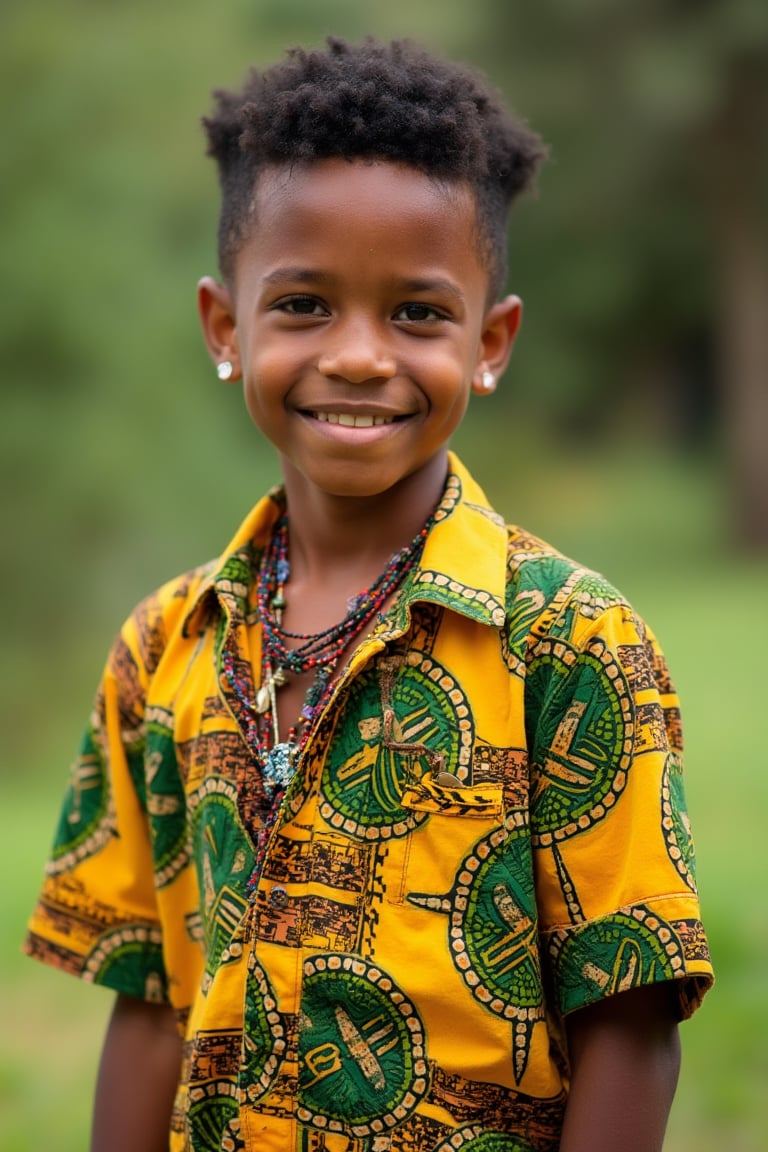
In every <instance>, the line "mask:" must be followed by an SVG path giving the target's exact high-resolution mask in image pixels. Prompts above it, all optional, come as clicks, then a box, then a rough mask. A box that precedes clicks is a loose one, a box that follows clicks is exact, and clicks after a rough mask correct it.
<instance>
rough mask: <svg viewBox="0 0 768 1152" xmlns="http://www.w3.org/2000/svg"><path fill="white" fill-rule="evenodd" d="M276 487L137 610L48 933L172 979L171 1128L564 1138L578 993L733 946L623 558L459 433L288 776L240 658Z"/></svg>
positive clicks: (47, 948)
mask: <svg viewBox="0 0 768 1152" xmlns="http://www.w3.org/2000/svg"><path fill="white" fill-rule="evenodd" d="M281 499H282V498H281V494H280V493H279V491H275V492H273V493H272V494H270V495H269V496H268V497H267V498H265V500H263V501H262V502H261V503H260V504H258V505H257V507H256V508H255V509H254V510H253V512H252V513H251V515H250V516H249V517H248V518H247V520H246V521H245V523H244V524H243V525H242V527H241V529H240V530H239V532H238V533H237V535H236V536H235V538H234V540H233V541H232V543H231V545H230V546H229V547H228V548H227V550H226V551H225V553H224V554H223V556H222V558H221V559H220V560H219V561H218V562H217V563H215V564H213V565H209V566H208V567H206V568H203V569H200V570H197V571H195V572H193V573H192V574H190V575H187V576H184V577H182V578H181V579H179V580H176V581H174V582H173V583H171V584H169V585H167V586H166V587H164V588H163V589H161V590H160V591H159V592H158V593H156V594H155V595H153V596H150V597H149V598H148V599H147V600H145V601H144V602H143V603H142V604H141V605H140V607H139V608H138V609H137V611H136V612H135V613H134V614H133V616H132V617H131V618H130V620H129V621H128V623H127V624H126V625H125V627H124V628H123V630H122V632H121V634H120V636H119V638H118V639H117V641H116V643H115V645H114V647H113V649H112V652H111V655H110V658H109V662H108V665H107V669H106V672H105V675H104V679H103V682H102V685H101V688H100V690H99V693H98V696H97V699H96V704H95V708H94V711H93V714H92V717H91V721H90V724H89V726H88V729H87V732H86V736H85V740H84V743H83V746H82V750H81V753H80V756H79V758H78V760H77V762H76V763H75V765H74V768H73V772H72V778H71V785H70V788H69V793H68V795H67V798H66V801H65V804H64V808H63V813H62V816H61V821H60V824H59V827H58V832H57V835H56V840H55V846H54V849H53V854H52V858H51V861H50V864H49V866H48V870H47V876H46V879H45V882H44V887H43V890H42V894H41V898H40V902H39V906H38V908H37V910H36V911H35V913H34V916H33V918H32V920H31V924H30V930H29V935H28V939H27V944H26V948H27V950H28V952H29V953H30V954H31V955H33V956H36V957H38V958H39V959H42V960H44V961H47V962H48V963H50V964H53V965H56V966H58V967H60V968H63V969H65V970H67V971H69V972H72V973H75V974H77V975H79V976H81V977H82V978H83V979H85V980H90V981H93V982H97V983H101V984H106V985H109V986H110V987H112V988H115V989H118V990H120V991H122V992H125V993H128V994H131V995H135V996H143V997H146V998H148V999H150V1000H161V999H167V1000H168V1001H169V1002H170V1003H171V1004H172V1005H173V1006H174V1007H175V1008H176V1010H177V1011H178V1015H179V1021H180V1027H182V1028H183V1030H184V1034H185V1037H186V1043H185V1058H184V1069H183V1075H182V1082H181V1084H180V1086H179V1091H178V1095H177V1100H176V1105H175V1109H174V1113H173V1120H172V1132H171V1138H170V1141H171V1142H170V1147H171V1149H172V1150H174V1152H180V1150H181V1149H188V1150H195V1152H199V1150H206V1152H208V1150H212V1149H227V1150H230V1152H236V1150H238V1149H254V1150H256V1149H258V1152H285V1150H286V1149H289V1148H291V1149H297V1150H299V1149H300V1150H301V1152H321V1150H322V1152H383V1150H384V1149H391V1150H393V1152H406V1150H408V1152H411V1150H422V1149H429V1150H431V1152H457V1150H461V1152H501V1150H502V1149H504V1152H511V1150H514V1149H517V1150H518V1152H526V1150H527V1152H546V1150H551V1149H555V1148H557V1147H558V1143H559V1132H560V1128H561V1124H562V1115H563V1110H564V1105H565V1099H566V1092H567V1055H566V1052H565V1048H564V1045H563V1026H562V1022H563V1016H564V1015H565V1014H567V1013H569V1012H571V1011H573V1010H574V1009H577V1008H579V1007H581V1006H583V1005H586V1004H588V1003H590V1002H592V1001H596V1000H599V999H600V998H601V997H607V996H610V995H613V994H615V993H618V992H621V991H622V990H624V989H628V988H633V987H636V986H639V985H643V984H649V983H653V982H656V981H675V982H676V983H675V988H676V989H677V991H678V996H679V1004H680V1014H681V1016H682V1017H685V1016H687V1015H689V1014H690V1013H691V1012H692V1011H693V1010H694V1008H695V1007H696V1006H697V1005H698V1003H699V1001H700V999H701V997H702V995H703V993H704V991H705V990H706V988H707V987H708V986H709V984H710V982H711V978H712V973H711V966H710V959H709V953H708V949H707V943H706V939H705V936H704V932H703V929H702V925H701V922H700V918H699V906H698V900H697V895H696V888H695V881H694V856H693V848H692V841H691V836H690V827H689V822H688V817H687V813H686V806H685V798H684V791H683V777H682V762H681V729H680V716H679V710H678V702H677V698H676V696H675V693H674V690H673V687H672V684H671V682H670V679H669V674H668V671H667V666H666V664H665V661H664V658H663V656H662V653H661V651H660V649H659V647H658V645H657V643H656V640H655V639H654V637H653V635H652V633H651V632H650V631H649V629H648V628H647V627H646V626H645V624H644V623H643V622H642V621H641V620H639V619H638V618H637V616H636V615H635V614H634V613H633V611H632V609H631V608H630V607H629V605H628V604H627V603H626V601H625V600H624V599H623V598H622V597H621V596H620V595H619V594H618V593H617V592H616V591H615V590H614V589H613V588H612V587H611V586H610V585H609V584H608V583H607V582H606V581H605V580H604V579H603V578H602V577H601V576H599V575H596V574H595V573H593V572H590V571H588V570H586V569H584V568H581V567H579V566H578V565H577V564H574V563H573V562H572V561H570V560H568V559H566V558H565V557H564V556H562V555H560V554H559V553H558V552H557V551H555V550H554V549H552V548H550V547H549V546H548V545H546V544H544V543H543V542H542V541H540V540H538V539H536V538H535V537H533V536H531V535H529V534H528V533H526V532H524V531H523V530H521V529H519V528H514V527H513V528H506V527H505V525H504V524H503V522H502V521H501V519H500V518H499V517H498V516H497V515H496V513H495V512H493V510H492V509H491V508H490V507H489V505H488V502H487V500H486V498H485V496H484V495H483V493H482V492H481V490H480V489H479V488H478V487H477V485H476V484H475V483H474V481H473V480H472V479H471V477H470V476H469V475H468V473H467V472H466V471H465V470H464V469H463V467H462V466H461V465H460V464H459V462H458V461H457V460H456V459H455V457H451V459H450V473H449V476H448V480H447V484H446V488H445V492H444V495H443V499H442V502H441V504H440V506H439V508H438V511H437V513H436V515H435V518H434V524H433V526H432V528H431V529H430V532H429V536H428V538H427V541H426V545H425V548H424V552H423V556H422V559H421V562H420V564H419V566H418V567H416V568H414V569H413V570H412V571H411V572H410V573H409V576H408V578H407V582H406V584H405V585H404V586H403V588H402V590H401V593H400V595H399V597H398V599H397V601H396V603H395V605H394V607H393V608H392V609H391V610H390V611H389V612H388V614H387V615H386V616H384V617H382V618H381V619H380V620H379V622H378V623H377V624H376V626H375V628H374V629H373V631H372V632H371V634H370V635H368V636H366V637H364V638H363V639H362V641H361V642H360V643H359V645H358V646H357V648H356V649H355V651H354V653H353V654H352V656H351V657H350V659H349V661H348V663H347V666H346V668H345V670H344V672H343V674H342V675H341V676H340V678H339V680H338V682H337V684H336V686H335V689H334V691H333V694H332V696H331V699H330V701H329V703H328V705H327V706H326V707H325V709H324V710H323V712H322V714H321V716H320V717H319V718H318V719H317V721H316V723H315V726H314V730H313V732H312V733H311V735H310V738H309V740H308V742H307V744H306V746H305V749H304V751H303V754H302V757H301V760H300V763H299V765H298V770H297V772H296V775H295V777H294V779H293V781H292V783H291V785H290V787H289V789H288V792H287V794H286V796H285V798H284V801H283V805H282V808H281V811H280V813H279V815H278V818H277V820H276V822H275V825H274V828H273V830H272V833H271V838H270V841H269V845H268V849H267V853H266V857H265V861H264V865H263V869H262V871H261V873H260V876H259V878H258V883H257V884H256V885H255V887H253V888H252V889H251V888H249V885H248V880H249V877H250V875H251V872H252V866H253V861H254V841H255V837H256V833H257V830H258V829H259V827H260V826H261V823H262V821H263V819H264V815H265V812H266V810H267V807H268V800H267V799H266V798H265V794H264V791H263V789H262V787H261V782H260V778H259V772H258V770H257V766H256V765H255V764H254V762H253V760H252V758H251V755H250V753H249V750H248V746H247V744H246V741H245V736H244V732H245V728H246V726H247V720H248V717H247V716H245V715H243V706H242V704H241V703H240V702H239V700H238V698H237V697H236V696H235V694H234V693H233V691H232V690H231V687H230V685H229V682H228V680H227V679H226V677H225V676H224V675H223V672H222V649H223V647H224V645H225V644H227V645H229V646H230V650H231V651H233V652H234V653H235V655H236V659H237V661H238V670H239V672H240V673H242V675H243V676H246V677H252V678H253V681H254V683H253V688H254V691H255V690H257V688H258V677H259V675H260V672H259V670H260V667H261V660H260V645H261V638H260V631H259V622H258V619H257V613H256V612H255V608H254V602H255V594H254V582H255V575H256V573H257V571H258V566H259V560H260V556H261V554H262V550H263V547H264V544H265V541H266V540H267V539H268V538H269V533H270V529H271V526H272V524H273V523H274V521H275V519H276V518H277V516H278V515H279V514H280V512H281V507H282V505H281Z"/></svg>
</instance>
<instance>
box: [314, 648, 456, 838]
mask: <svg viewBox="0 0 768 1152" xmlns="http://www.w3.org/2000/svg"><path fill="white" fill-rule="evenodd" d="M408 664H409V667H408V669H407V672H404V674H403V675H401V676H395V678H394V680H393V683H392V687H391V693H390V698H389V701H388V705H389V708H390V709H391V713H392V716H391V720H392V728H391V735H390V736H389V739H387V738H386V717H385V714H384V706H383V704H382V688H381V685H380V681H379V677H380V676H381V675H383V673H382V672H381V671H379V670H376V669H372V670H371V671H370V672H369V673H368V674H367V675H362V676H361V677H360V678H359V679H358V680H357V681H355V682H353V684H352V686H351V688H350V692H349V697H348V700H347V702H346V705H345V716H344V722H343V723H340V724H338V725H337V727H336V731H335V733H334V735H333V738H332V740H331V744H330V747H329V749H328V754H327V756H326V760H325V765H324V768H323V776H322V781H321V786H320V787H321V803H320V812H321V814H322V816H323V819H325V820H327V821H328V823H329V824H330V825H331V827H333V828H336V829H338V830H340V831H344V832H346V833H347V834H348V835H350V836H358V837H360V838H361V839H366V840H387V839H390V838H392V837H397V836H406V835H408V833H409V832H411V831H412V830H413V828H414V827H415V826H416V825H417V824H419V823H421V822H423V821H424V820H425V819H427V818H428V816H427V814H426V813H415V812H406V811H405V809H404V808H403V807H402V804H401V797H402V793H403V787H404V784H405V783H406V782H407V780H408V779H409V778H410V779H413V778H414V777H417V778H418V777H420V776H421V775H423V774H424V773H425V772H427V771H428V770H430V769H433V768H434V767H435V762H436V759H437V757H436V756H435V755H430V754H438V755H439V756H441V757H442V762H443V763H444V764H445V766H446V767H449V769H450V771H451V772H453V773H454V774H455V775H456V776H457V777H458V778H459V779H460V780H463V779H464V778H466V777H467V776H468V772H469V766H470V763H471V757H472V744H473V738H474V732H473V727H474V726H473V723H472V715H471V712H470V709H469V705H468V703H467V700H466V697H465V696H464V693H463V692H462V691H461V688H460V687H459V685H458V684H457V682H456V681H455V680H454V678H453V677H452V676H451V675H450V674H449V673H448V672H447V671H446V670H445V668H444V667H443V666H442V665H441V664H438V663H437V661H435V660H433V659H432V658H431V657H430V656H426V655H424V654H423V653H420V652H412V653H409V655H408ZM425 749H426V751H425Z"/></svg>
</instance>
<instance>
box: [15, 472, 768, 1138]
mask: <svg viewBox="0 0 768 1152" xmlns="http://www.w3.org/2000/svg"><path fill="white" fill-rule="evenodd" d="M579 483H580V484H581V485H582V491H586V492H589V493H592V494H593V496H594V499H593V500H592V502H591V503H590V505H589V507H590V509H591V516H592V519H590V517H589V516H586V517H585V516H582V519H581V521H580V522H579V523H578V524H575V525H574V524H573V523H572V522H571V521H570V520H569V517H568V509H567V508H565V509H562V508H560V509H558V507H557V505H556V504H553V505H552V506H551V507H547V508H545V507H544V506H543V505H540V504H538V505H537V504H534V503H533V502H532V500H530V499H529V501H528V502H529V505H530V507H528V508H526V507H523V510H522V512H521V514H520V516H519V519H520V520H521V521H522V522H523V523H525V524H526V526H528V527H530V528H532V529H533V530H535V531H538V532H540V533H541V534H542V535H545V536H550V537H551V538H552V539H557V540H558V542H560V541H563V540H564V547H566V548H567V549H570V544H569V543H568V539H567V537H568V534H569V532H571V533H572V534H573V535H574V536H575V535H579V534H580V535H581V537H583V539H584V541H585V547H583V548H582V549H581V551H580V552H579V555H580V556H583V557H584V559H585V560H586V562H588V563H590V564H592V565H593V566H594V567H603V568H605V569H607V570H609V572H610V575H611V576H612V577H613V578H615V579H616V580H617V583H619V584H620V585H621V586H622V587H623V588H624V590H625V591H626V592H627V593H628V594H629V595H630V598H631V599H632V600H633V602H634V603H635V604H636V605H637V607H638V608H639V610H640V611H641V612H642V613H643V614H644V615H645V616H646V617H647V618H649V619H650V620H651V621H652V623H653V626H654V630H655V631H656V632H657V634H658V635H659V636H660V638H661V641H662V644H663V647H664V649H665V651H666V653H667V655H668V657H669V659H670V664H671V666H672V669H673V672H674V674H675V680H676V682H677V686H678V689H679V691H680V695H681V698H682V701H683V713H684V717H685V719H686V735H687V771H688V777H687V789H688V802H689V809H690V813H691V818H692V821H693V827H694V832H695V834H696V846H697V857H698V876H699V882H700V887H701V892H702V904H703V914H704V920H705V924H706V926H707V929H708V934H709V938H710V944H711V947H712V951H713V956H714V960H715V965H716V970H717V984H716V986H715V989H714V990H713V991H712V992H711V993H710V995H709V996H708V998H707V1000H706V1002H705V1004H704V1006H703V1008H702V1009H701V1011H700V1012H699V1013H698V1014H697V1015H696V1016H695V1017H694V1018H693V1020H691V1021H690V1022H689V1023H687V1024H685V1025H684V1026H683V1029H682V1036H683V1070H682V1075H681V1079H680V1084H679V1088H678V1093H677V1097H676V1100H675V1104H674V1108H673V1113H672V1118H671V1122H670V1126H669V1133H668V1138H667V1142H666V1145H665V1148H666V1150H667V1152H691V1150H693V1149H695V1150H696V1152H722V1149H723V1148H727V1149H728V1152H763V1150H768V1120H767V1119H766V1109H765V1086H766V1084H768V980H766V973H765V956H766V954H767V953H768V916H766V914H765V909H766V903H765V893H766V891H768V853H766V852H765V832H764V825H765V819H766V816H765V813H766V811H768V771H766V767H768V763H767V760H766V753H765V743H764V741H763V740H762V739H761V737H760V736H759V727H758V726H759V724H760V718H761V716H762V709H763V708H764V707H765V702H764V688H763V685H764V683H765V673H764V653H765V651H766V648H767V643H766V642H768V614H767V613H766V611H765V590H766V587H768V562H766V561H762V562H761V561H752V562H748V561H746V560H744V561H741V562H736V561H734V560H732V559H729V558H727V557H726V556H725V554H724V552H723V551H722V549H720V548H717V547H715V543H714V538H713V539H712V540H710V541H709V542H708V541H707V540H706V539H705V536H704V533H703V532H702V531H701V530H700V526H701V524H703V523H704V520H705V519H706V517H705V516H704V513H703V512H702V509H701V507H700V505H699V504H698V503H697V502H696V501H700V500H703V499H705V498H708V497H707V492H706V485H705V489H704V490H702V486H701V478H699V480H696V481H694V480H693V479H691V478H690V477H688V479H687V480H685V478H678V480H677V481H676V482H675V485H673V484H672V483H671V480H670V476H669V474H667V475H666V477H663V476H659V477H657V483H658V490H659V493H662V492H663V493H667V497H666V498H667V500H669V495H668V494H669V492H670V491H674V492H675V493H676V496H675V499H676V500H679V501H681V503H682V504H684V503H686V502H687V503H688V506H689V508H690V509H691V514H690V516H689V518H688V519H687V520H686V521H685V524H687V525H688V529H687V530H688V531H689V534H690V535H689V538H686V536H685V531H683V532H682V534H681V532H680V531H679V530H678V529H679V524H675V525H671V519H670V516H669V508H668V507H667V513H666V515H664V514H663V515H661V516H659V515H658V513H656V512H654V511H653V509H652V508H649V500H648V499H646V500H645V501H641V502H636V508H635V509H634V510H633V515H632V517H625V518H624V519H623V520H622V521H621V522H620V523H618V525H617V524H616V523H612V525H611V530H610V532H606V531H605V530H604V523H605V510H604V507H603V504H602V503H601V501H602V500H603V499H604V496H603V493H604V492H605V488H606V485H605V484H598V483H595V482H594V477H591V476H590V475H589V474H587V473H585V474H584V476H583V477H582V479H581V481H579ZM621 483H623V484H625V485H626V487H627V492H628V491H629V489H631V488H632V485H633V478H632V471H631V469H630V470H628V471H627V472H626V475H624V479H623V480H622V481H621ZM686 483H688V484H689V486H690V491H688V492H687V494H686V489H685V484H686ZM489 488H490V489H491V491H492V493H493V495H494V497H495V498H496V499H497V503H498V505H499V507H501V508H503V509H504V511H505V512H506V513H507V514H508V515H509V514H510V509H509V507H508V506H505V505H508V504H509V501H504V500H500V499H498V497H497V496H496V493H495V492H493V489H492V486H491V485H489ZM644 491H645V494H646V496H647V492H648V489H647V488H646V489H645V490H644ZM702 491H703V495H702ZM625 495H626V493H625V492H623V491H622V489H621V485H619V489H618V491H614V499H615V500H616V501H617V502H618V503H619V504H622V503H625V502H624V496H625ZM710 495H711V493H710ZM627 498H628V497H627ZM518 503H522V504H523V505H525V503H526V501H525V500H522V501H518ZM609 519H610V518H609ZM680 523H683V521H680ZM696 524H698V525H699V527H696V528H695V530H694V527H692V525H696ZM673 529H674V531H673ZM665 532H666V533H667V535H666V536H665ZM649 541H651V542H652V543H653V548H649V546H648V544H649ZM617 573H618V574H617ZM81 712H82V709H81ZM66 723H67V725H68V732H65V731H64V729H63V728H62V726H61V725H59V726H58V727H57V725H56V724H54V725H53V729H52V730H45V731H41V730H35V729H30V732H29V747H28V748H27V750H26V757H27V759H26V760H25V762H22V763H19V764H18V765H16V770H15V772H14V774H13V780H12V781H10V780H6V781H5V783H4V784H3V800H2V802H3V818H4V819H3V823H4V835H3V853H4V868H3V874H4V876H5V878H6V882H5V884H4V885H3V886H2V888H1V889H0V920H1V922H2V924H3V933H2V937H1V938H0V979H2V985H3V988H4V991H5V1006H4V1012H3V1018H4V1025H5V1027H4V1028H3V1030H2V1034H1V1036H0V1130H2V1133H3V1140H2V1146H3V1149H4V1152H39V1149H41V1148H55V1149H56V1152H82V1149H83V1148H84V1147H86V1146H87V1131H88V1124H89V1113H90V1101H91V1096H92V1090H93V1082H94V1077H95V1072H96V1063H97V1059H98V1049H99V1046H100V1042H101V1035H102V1032H103V1028H104V1024H105V1020H106V1016H107V1013H108V1011H109V1006H110V1002H111V997H110V995H109V994H108V993H105V992H103V991H101V990H99V989H94V988H91V987H83V986H81V985H80V984H79V983H78V982H77V981H75V980H72V979H71V978H69V977H66V976H62V975H60V974H58V973H51V972H49V971H46V970H45V969H44V968H42V967H40V966H37V965H34V964H32V963H31V962H29V961H28V960H26V959H24V958H22V957H21V956H20V955H19V952H18V944H19V940H20V938H21V936H22V933H23V927H24V922H25V919H26V916H27V914H28V912H29V910H30V908H31V906H32V903H33V901H34V897H35V893H36V890H37V887H38V884H39V879H40V872H41V866H42V862H43V860H44V858H45V855H46V851H47V847H48V841H49V838H50V833H51V830H52V826H53V821H54V816H55V812H56V808H57V805H58V800H59V795H60V792H61V780H62V777H61V776H59V775H58V774H57V775H56V776H55V777H52V776H51V775H50V774H41V773H40V772H39V771H35V770H33V768H32V764H33V763H34V762H35V761H37V762H39V761H40V760H41V759H45V760H50V761H54V762H63V763H64V764H66V761H65V760H64V759H63V758H64V755H65V750H66V748H67V745H68V746H69V747H71V745H72V743H73V735H74V733H75V729H74V728H73V727H72V720H71V717H70V718H69V720H68V721H67V722H66Z"/></svg>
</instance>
